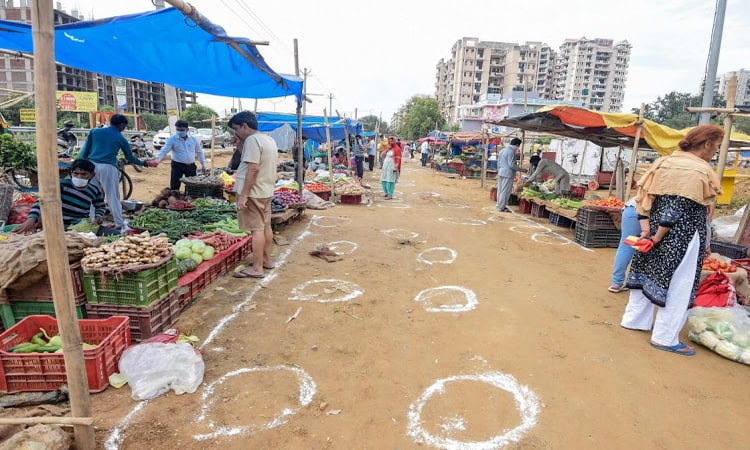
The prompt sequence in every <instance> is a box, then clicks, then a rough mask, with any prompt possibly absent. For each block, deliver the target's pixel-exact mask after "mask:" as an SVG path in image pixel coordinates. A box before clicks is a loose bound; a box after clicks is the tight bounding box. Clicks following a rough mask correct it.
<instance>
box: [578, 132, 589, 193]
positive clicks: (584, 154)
mask: <svg viewBox="0 0 750 450" xmlns="http://www.w3.org/2000/svg"><path fill="white" fill-rule="evenodd" d="M588 148H589V141H584V143H583V151H582V152H581V167H579V168H578V175H577V176H576V182H577V183H580V182H581V174H582V173H583V165H584V164H586V150H588Z"/></svg>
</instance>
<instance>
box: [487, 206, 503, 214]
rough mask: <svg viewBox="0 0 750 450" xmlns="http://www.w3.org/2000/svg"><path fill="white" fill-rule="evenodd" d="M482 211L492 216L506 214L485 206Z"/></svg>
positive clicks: (494, 207)
mask: <svg viewBox="0 0 750 450" xmlns="http://www.w3.org/2000/svg"><path fill="white" fill-rule="evenodd" d="M482 211H484V212H488V213H492V214H503V215H507V214H508V213H507V212H500V211H498V210H497V207H496V206H485V207H484V208H482Z"/></svg>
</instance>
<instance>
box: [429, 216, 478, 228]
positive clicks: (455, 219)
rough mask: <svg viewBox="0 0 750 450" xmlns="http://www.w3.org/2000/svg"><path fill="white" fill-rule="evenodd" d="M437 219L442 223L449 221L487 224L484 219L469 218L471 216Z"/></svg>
mask: <svg viewBox="0 0 750 450" xmlns="http://www.w3.org/2000/svg"><path fill="white" fill-rule="evenodd" d="M438 220H439V221H441V222H443V223H449V224H451V225H471V226H479V225H487V222H485V221H484V220H479V219H471V218H456V217H441V218H439V219H438Z"/></svg>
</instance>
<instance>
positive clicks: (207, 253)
mask: <svg viewBox="0 0 750 450" xmlns="http://www.w3.org/2000/svg"><path fill="white" fill-rule="evenodd" d="M201 256H202V257H203V260H204V261H208V260H209V259H211V258H213V257H214V248H213V247H211V246H210V245H207V246H206V249H205V250H203V253H201Z"/></svg>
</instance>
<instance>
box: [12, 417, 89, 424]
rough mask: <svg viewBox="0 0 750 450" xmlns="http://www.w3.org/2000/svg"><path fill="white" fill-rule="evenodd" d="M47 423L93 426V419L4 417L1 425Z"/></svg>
mask: <svg viewBox="0 0 750 450" xmlns="http://www.w3.org/2000/svg"><path fill="white" fill-rule="evenodd" d="M38 423H45V424H51V425H62V426H75V425H88V426H90V425H92V424H93V423H94V418H93V417H46V416H44V417H3V418H0V425H36V424H38Z"/></svg>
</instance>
